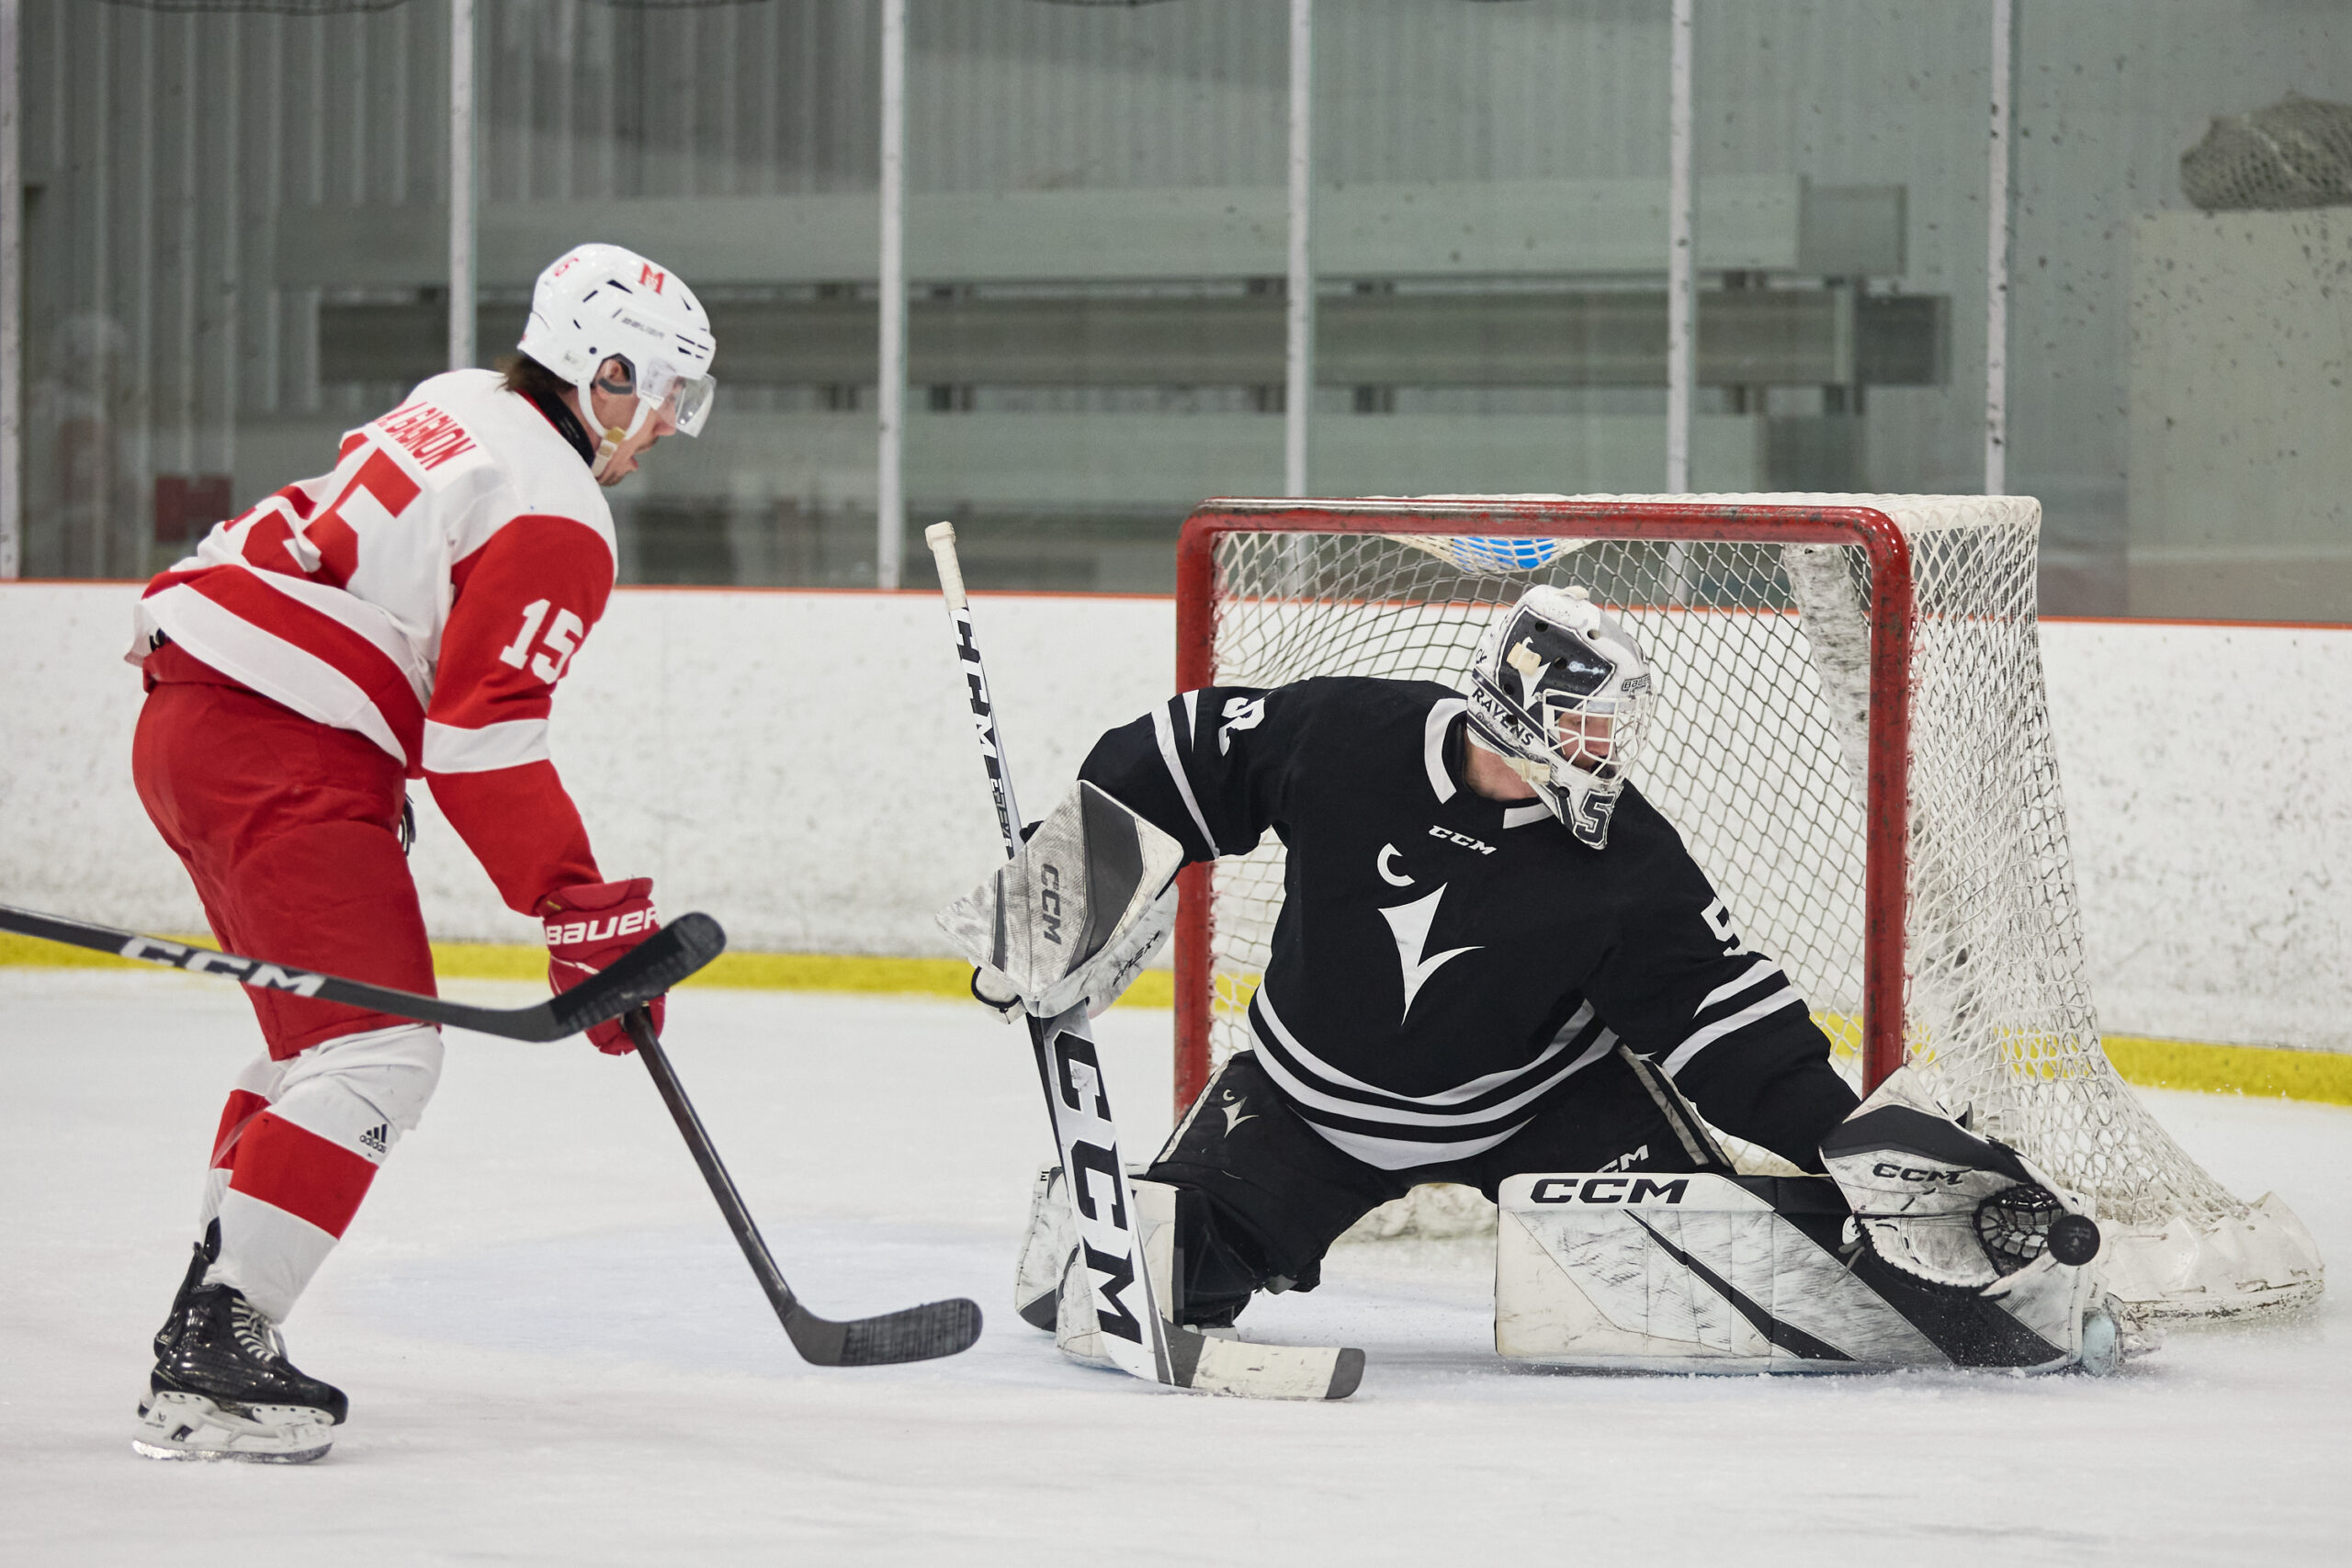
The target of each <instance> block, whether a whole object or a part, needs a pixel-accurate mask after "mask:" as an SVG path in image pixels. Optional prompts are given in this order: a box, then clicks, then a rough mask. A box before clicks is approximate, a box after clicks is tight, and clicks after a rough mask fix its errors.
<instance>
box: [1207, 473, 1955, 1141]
mask: <svg viewBox="0 0 2352 1568" xmlns="http://www.w3.org/2000/svg"><path fill="white" fill-rule="evenodd" d="M1272 533H1312V534H1356V535H1385V536H1392V537H1394V536H1410V535H1431V536H1474V537H1476V536H1503V537H1510V538H1544V537H1559V538H1564V539H1625V540H1641V541H1645V542H1649V543H1657V544H1669V545H1670V544H1674V543H1677V542H1682V543H1692V544H1697V543H1718V542H1721V543H1750V544H1762V545H1837V546H1848V547H1857V548H1859V549H1860V551H1861V552H1862V554H1863V557H1864V558H1865V559H1866V560H1867V561H1868V563H1869V569H1870V570H1869V578H1870V599H1869V606H1868V615H1869V624H1870V708H1869V745H1868V763H1867V766H1868V781H1869V782H1868V794H1867V805H1866V807H1865V811H1866V818H1867V826H1866V835H1867V843H1866V848H1865V855H1866V863H1865V869H1864V874H1863V892H1862V902H1863V923H1864V932H1863V949H1864V951H1863V965H1864V982H1863V998H1862V1021H1861V1033H1862V1070H1863V1077H1864V1081H1865V1083H1866V1084H1867V1085H1871V1086H1875V1085H1876V1084H1877V1083H1878V1082H1879V1081H1880V1080H1882V1079H1883V1078H1884V1077H1886V1076H1887V1075H1888V1074H1889V1073H1892V1072H1893V1071H1894V1069H1895V1068H1896V1067H1898V1066H1901V1065H1902V1062H1903V1052H1904V1011H1903V999H1904V899H1905V862H1904V856H1905V844H1906V842H1907V834H1908V827H1907V822H1906V804H1907V794H1906V782H1907V769H1908V754H1909V745H1910V729H1911V709H1910V670H1911V618H1912V570H1911V549H1910V545H1909V543H1908V541H1906V540H1905V537H1904V536H1903V531H1902V530H1901V529H1900V528H1898V527H1897V526H1896V525H1895V524H1894V519H1892V518H1891V517H1889V516H1888V515H1887V514H1886V513H1884V512H1883V511H1879V510H1877V509H1875V508H1872V507H1868V506H1856V505H1789V506H1781V505H1761V504H1752V503H1747V502H1709V501H1671V502H1657V501H1649V502H1628V501H1613V500H1573V501H1572V500H1559V501H1555V500H1534V499H1518V498H1483V497H1482V498H1467V499H1463V500H1351V501H1304V500H1286V501H1240V500H1216V501H1210V502H1204V504H1202V505H1201V506H1199V507H1197V508H1195V509H1194V510H1193V513H1192V515H1191V516H1189V517H1187V518H1186V519H1185V521H1184V527H1183V532H1182V536H1180V538H1179V541H1178V544H1177V547H1176V686H1177V689H1178V690H1179V691H1192V690H1194V689H1196V688H1198V687H1201V686H1205V685H1210V684H1213V683H1214V682H1215V680H1216V637H1217V625H1218V619H1219V604H1220V601H1219V589H1220V583H1219V581H1218V563H1217V547H1218V543H1219V541H1220V540H1223V539H1226V538H1227V537H1228V536H1233V535H1236V534H1272ZM1211 877H1212V868H1211V867H1210V866H1209V865H1207V864H1199V865H1193V866H1188V867H1187V868H1185V870H1184V871H1183V873H1182V875H1181V877H1180V879H1179V886H1180V887H1181V889H1182V902H1181V905H1180V908H1179V911H1178V914H1177V918H1176V931H1175V998H1176V1007H1175V1013H1176V1017H1175V1023H1176V1078H1175V1089H1176V1109H1177V1113H1178V1114H1179V1115H1180V1116H1181V1115H1182V1113H1183V1111H1184V1110H1185V1109H1186V1108H1187V1107H1189V1106H1190V1105H1191V1104H1192V1102H1193V1100H1194V1099H1195V1098H1196V1097H1197V1096H1198V1095H1199V1094H1200V1092H1201V1090H1202V1089H1204V1088H1205V1087H1207V1084H1208V1077H1209V1070H1210V1062H1209V1034H1210V1024H1211V1021H1212V1013H1213V1010H1214V1007H1215V979H1214V976H1213V975H1212V972H1211V971H1212V961H1213V960H1212V945H1213V943H1212V939H1213V935H1214V931H1213V927H1212V921H1213V920H1214V918H1215V916H1214V910H1213V908H1212V904H1213V896H1212V881H1211Z"/></svg>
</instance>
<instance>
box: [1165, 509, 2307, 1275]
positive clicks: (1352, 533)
mask: <svg viewBox="0 0 2352 1568" xmlns="http://www.w3.org/2000/svg"><path fill="white" fill-rule="evenodd" d="M2040 526H2041V506H2040V503H2039V502H2035V501H2032V500H2030V499H2025V498H2015V497H2009V498H1996V497H1973V496H1960V497H1935V496H1791V495H1761V496H1712V497H1664V496H1647V497H1644V496H1589V497H1576V498H1570V497H1432V498H1424V499H1420V500H1397V501H1389V500H1383V501H1363V502H1210V503H1208V504H1207V505H1205V506H1204V507H1203V508H1201V509H1200V510H1199V511H1197V512H1196V513H1194V514H1193V518H1192V519H1191V520H1190V521H1189V522H1188V523H1187V525H1186V528H1185V534H1184V542H1183V544H1182V547H1180V566H1179V587H1178V643H1179V651H1178V660H1179V663H1178V676H1179V685H1180V686H1181V687H1184V688H1190V687H1193V686H1198V685H1204V684H1238V685H1260V686H1263V685H1277V684H1281V683H1283V682H1291V681H1296V680H1301V679H1304V678H1306V677H1307V676H1311V675H1331V674H1350V675H1380V676H1390V677H1397V678H1404V679H1416V680H1427V681H1436V682H1443V683H1446V684H1452V685H1457V686H1458V685H1459V684H1460V683H1461V681H1462V678H1463V676H1464V672H1465V671H1466V669H1467V667H1468V663H1469V660H1470V656H1471V652H1472V649H1474V647H1475V645H1476V641H1477V638H1478V636H1479V634H1480V632H1481V631H1482V630H1483V629H1484V627H1485V626H1486V623H1487V618H1488V617H1489V615H1491V613H1492V612H1493V610H1494V608H1495V607H1496V606H1497V605H1498V604H1504V603H1508V602H1510V600H1512V599H1514V598H1516V597H1517V595H1518V594H1519V593H1520V592H1521V590H1522V589H1524V588H1526V587H1528V586H1530V585H1532V584H1534V583H1539V582H1548V583H1555V584H1558V585H1561V586H1577V587H1582V588H1584V589H1586V590H1587V591H1588V592H1590V593H1591V595H1592V597H1593V598H1594V600H1595V601H1596V602H1598V603H1600V604H1604V605H1606V606H1607V607H1608V608H1609V609H1610V610H1611V612H1612V613H1613V614H1614V615H1617V616H1618V617H1619V618H1620V619H1621V620H1623V622H1625V623H1626V624H1627V625H1628V626H1631V627H1632V628H1633V629H1634V633H1635V634H1636V636H1638V637H1640V638H1641V640H1642V643H1643V647H1644V649H1645V651H1646V652H1647V654H1648V656H1649V658H1650V659H1651V660H1652V661H1653V663H1654V665H1655V666H1656V668H1657V672H1658V678H1659V685H1660V691H1661V696H1660V706H1659V713H1658V716H1657V722H1656V723H1655V725H1654V726H1653V728H1652V730H1651V736H1652V739H1650V741H1649V742H1648V744H1647V746H1646V748H1645V754H1644V755H1643V756H1642V757H1641V758H1640V759H1639V760H1638V761H1637V762H1636V763H1635V765H1634V780H1635V783H1636V784H1637V785H1638V787H1639V788H1640V789H1641V790H1642V792H1643V794H1644V795H1646V796H1647V797H1648V798H1649V799H1650V800H1651V801H1652V802H1653V803H1654V804H1656V805H1657V807H1659V809H1660V810H1661V811H1663V812H1664V813H1665V815H1666V816H1667V818H1668V819H1669V820H1670V821H1672V822H1673V823H1674V825H1675V826H1676V828H1677V829H1679V831H1680V832H1681V834H1682V836H1683V839H1684V840H1685V841H1686V843H1688V845H1689V846H1690V849H1691V853H1692V854H1693V855H1694V856H1695V857H1696V859H1697V860H1698V862H1699V863H1700V865H1701V866H1702V867H1703V868H1704V869H1705V871H1706V872H1707V874H1708V875H1709V876H1710V878H1712V879H1713V882H1714V884H1715V886H1716V888H1717V890H1718V891H1719V892H1720V893H1721V894H1722V895H1723V897H1724V899H1725V901H1726V902H1727V904H1728V905H1729V906H1730V908H1731V909H1732V911H1733V913H1734V914H1735V916H1736V919H1737V922H1738V928H1739V930H1740V931H1741V932H1742V933H1743V935H1744V936H1745V937H1746V938H1747V941H1748V942H1750V943H1751V944H1752V945H1754V946H1755V947H1757V948H1758V949H1759V950H1761V951H1763V952H1765V953H1770V954H1771V955H1772V956H1774V957H1776V958H1778V959H1779V960H1780V961H1781V964H1782V966H1783V967H1784V968H1785V969H1786V970H1787V971H1788V973H1789V975H1790V976H1791V978H1792V980H1793V981H1794V982H1795V983H1796V985H1797V987H1798V988H1799V989H1800V990H1801V991H1802V992H1803V993H1804V995H1805V997H1806V998H1808V1000H1809V1002H1810V1004H1811V1006H1812V1008H1813V1011H1814V1017H1815V1021H1816V1022H1818V1023H1819V1024H1820V1026H1821V1028H1822V1029H1823V1031H1824V1032H1826V1034H1827V1035H1828V1037H1829V1039H1830V1041H1831V1042H1832V1044H1833V1047H1834V1049H1835V1050H1836V1053H1837V1056H1838V1062H1839V1065H1840V1066H1841V1069H1842V1070H1844V1071H1845V1072H1847V1073H1848V1074H1849V1076H1850V1077H1852V1078H1853V1079H1854V1081H1855V1083H1856V1087H1857V1088H1858V1089H1860V1088H1863V1087H1866V1086H1867V1085H1869V1084H1872V1083H1875V1082H1876V1081H1877V1079H1878V1078H1880V1077H1883V1076H1884V1075H1885V1074H1886V1073H1887V1072H1889V1071H1892V1070H1893V1068H1894V1066H1895V1065H1896V1064H1897V1063H1899V1062H1902V1061H1905V1060H1908V1061H1909V1062H1911V1063H1912V1064H1913V1065H1914V1066H1917V1067H1918V1068H1920V1069H1921V1070H1923V1071H1924V1072H1926V1073H1927V1074H1928V1076H1929V1077H1930V1078H1931V1080H1932V1081H1933V1084H1934V1087H1935V1088H1936V1089H1937V1091H1938V1092H1939V1095H1940V1096H1941V1097H1942V1098H1943V1099H1944V1100H1945V1101H1946V1103H1948V1104H1950V1105H1951V1106H1952V1107H1953V1108H1954V1109H1955V1110H1958V1109H1961V1108H1963V1107H1964V1108H1967V1109H1968V1111H1970V1113H1971V1115H1972V1118H1973V1125H1975V1126H1976V1127H1977V1128H1978V1129H1979V1130H1980V1131H1983V1132H1985V1133H1986V1134H1988V1135H1990V1136H1993V1137H1996V1138H1999V1139H2001V1140H2002V1141H2004V1142H2006V1143H2008V1144H2010V1145H2014V1146H2016V1147H2018V1148H2019V1149H2021V1150H2023V1151H2024V1152H2025V1153H2026V1155H2027V1156H2029V1157H2030V1158H2031V1159H2033V1160H2034V1161H2035V1162H2036V1163H2037V1164H2039V1165H2040V1166H2041V1167H2042V1168H2043V1169H2044V1170H2045V1171H2047V1172H2048V1173H2049V1174H2050V1176H2051V1177H2052V1179H2054V1180H2056V1181H2057V1182H2059V1183H2060V1184H2062V1185H2064V1186H2066V1187H2068V1188H2070V1189H2072V1190H2075V1191H2076V1192H2079V1193H2081V1194H2082V1195H2084V1196H2086V1197H2087V1198H2089V1199H2090V1200H2091V1201H2092V1202H2093V1204H2094V1205H2095V1212H2096V1213H2097V1215H2098V1218H2099V1220H2100V1221H2101V1224H2102V1226H2103V1228H2104V1229H2105V1230H2106V1231H2107V1233H2108V1235H2109V1245H2108V1246H2107V1247H2106V1248H2105V1249H2104V1252H2103V1258H2104V1263H2105V1269H2106V1272H2107V1274H2108V1278H2109V1290H2111V1291H2112V1292H2115V1293H2116V1294H2117V1295H2118V1296H2120V1297H2121V1298H2122V1299H2124V1300H2125V1301H2126V1302H2129V1303H2133V1304H2134V1305H2135V1306H2137V1307H2138V1308H2139V1309H2140V1310H2141V1311H2142V1312H2143V1313H2144V1314H2148V1315H2156V1316H2168V1317H2202V1316H2217V1315H2228V1314H2235V1313H2243V1312H2247V1311H2252V1310H2257V1309H2273V1308H2278V1307H2283V1306H2288V1305H2291V1304H2294V1303H2301V1302H2304V1301H2308V1300H2310V1299H2312V1298H2313V1297H2315V1296H2316V1295H2317V1294H2318V1293H2319V1291H2320V1289H2321V1284H2322V1269H2321V1264H2320V1260H2319V1258H2318V1256H2317V1251H2316V1249H2315V1247H2313V1246H2312V1241H2311V1238H2310V1236H2309V1235H2308V1233H2307V1232H2305V1231H2304V1230H2303V1228H2302V1226H2301V1224H2300V1223H2299V1222H2298V1221H2297V1220H2296V1219H2295V1217H2294V1215H2293V1214H2292V1213H2290V1212H2289V1211H2288V1210H2287V1209H2286V1207H2285V1205H2284V1204H2283V1203H2280V1202H2279V1201H2278V1200H2277V1199H2275V1198H2265V1199H2264V1200H2262V1201H2260V1202H2258V1203H2251V1204H2250V1203H2247V1202H2245V1201H2241V1200H2239V1199H2237V1198H2235V1197H2233V1195H2232V1194H2231V1193H2229V1192H2228V1191H2227V1190H2224V1189H2223V1188H2222V1186H2221V1185H2220V1184H2219V1183H2218V1182H2216V1181H2215V1180H2214V1179H2212V1178H2211V1177H2210V1176H2209V1175H2207V1174H2206V1173H2205V1171H2204V1170H2202V1169H2201V1168H2199V1166H2198V1165H2197V1164H2196V1162H2194V1161H2193V1160H2191V1159H2190V1158H2189V1157H2188V1156H2187V1155H2186V1154H2184V1153H2183V1152H2182V1151H2181V1149H2180V1148H2179V1147H2178V1145H2176V1144H2175V1143H2174V1142H2173V1140H2172V1139H2171V1138H2170V1137H2169V1136H2168V1135H2167V1134H2165V1131H2164V1130H2163V1128H2162V1127H2160V1126H2159V1125H2158V1124H2157V1123H2156V1122H2155V1121H2154V1118H2153V1117H2152V1116H2150V1115H2149V1114H2148V1112H2147V1111H2146V1110H2145V1109H2144V1108H2143V1106H2142V1105H2141V1103H2140V1102H2139V1100H2137V1099H2136V1098H2135V1097H2134V1096H2133V1095H2132V1093H2131V1089H2129V1087H2128V1086H2126V1085H2125V1084H2124V1082H2123V1081H2122V1079H2121V1078H2120V1077H2118V1075H2117V1074H2116V1071H2115V1069H2114V1068H2113V1066H2110V1065H2109V1062H2108V1060H2107V1057H2106V1055H2104V1053H2103V1052H2102V1051H2101V1050H2100V1048H2099V1034H2098V1021H2097V1018H2096V1015H2095V1014H2094V1012H2093V1010H2092V1006H2091V998H2090V994H2089V988H2088V985H2087V982H2086V976H2085V965H2084V958H2083V942H2082V922H2081V918H2080V914H2079V911H2078V908H2077V905H2076V899H2075V883H2074V875H2073V870H2072V865H2071V862H2070V860H2069V858H2068V854H2067V850H2066V830H2065V819H2064V810H2063V808H2062V805H2061V801H2060V795H2059V784H2058V770H2057V763H2056V760H2055V758H2054V756H2053V754H2052V745H2051V736H2050V721H2049V713H2048V708H2047V705H2046V703H2045V701H2044V697H2043V687H2042V676H2041V649H2040V642H2039V630H2038V621H2037V616H2036V611H2035V597H2034V588H2035V571H2036V542H2037V536H2038V534H2039V531H2040ZM1906 578H1907V581H1905V579H1906ZM1874 586H1876V587H1877V588H1878V589H1879V591H1880V592H1879V593H1878V596H1877V598H1876V599H1875V600H1874V599H1873V588H1874ZM1874 658H1875V659H1876V660H1877V661H1878V667H1877V668H1878V679H1879V681H1880V682H1881V684H1880V685H1879V686H1878V687H1877V689H1876V695H1875V697H1874V695H1873V687H1872V673H1873V660H1874ZM1890 682H1891V683H1890ZM1906 709H1907V712H1906V711H1905V710H1906ZM1874 770H1876V771H1877V773H1879V775H1880V777H1879V782H1878V785H1877V787H1878V789H1879V791H1880V794H1879V795H1876V796H1875V797H1874V796H1873V795H1872V794H1871V778H1872V773H1873V771H1874ZM1873 824H1875V834H1874V832H1873ZM1187 877H1188V879H1189V881H1188V884H1187V886H1186V890H1185V905H1186V908H1185V913H1184V915H1183V916H1182V919H1180V922H1179V926H1178V931H1177V955H1176V980H1177V987H1178V995H1177V1030H1178V1043H1177V1049H1178V1066H1177V1083H1178V1098H1179V1100H1185V1101H1188V1100H1190V1099H1191V1097H1192V1096H1193V1094H1195V1093H1197V1092H1198V1090H1199V1089H1200V1087H1201V1086H1202V1085H1203V1084H1204V1082H1205V1081H1206V1078H1207V1076H1208V1073H1209V1072H1210V1071H1211V1070H1212V1068H1213V1067H1214V1066H1215V1065H1216V1064H1217V1063H1219V1062H1221V1061H1222V1060H1223V1059H1224V1057H1225V1056H1226V1055H1229V1054H1230V1053H1231V1052H1233V1051H1236V1050H1243V1049H1248V1048H1249V1046H1250V1039H1249V1032H1248V1025H1247V1023H1246V1021H1245V1016H1244V1015H1245V1011H1246V1008H1247V1003H1248V1000H1249V997H1250V992H1251V991H1252V989H1254V987H1255V985H1256V983H1257V976H1259V975H1260V974H1261V972H1262V970H1263V967H1264V965H1265V964H1266V961H1267V959H1268V956H1269V951H1268V943H1269V942H1270V941H1271V939H1272V931H1273V922H1274V917H1275V915H1276V913H1277V911H1278V910H1279V908H1280V906H1281V898H1282V881H1283V849H1282V846H1281V844H1280V843H1279V842H1278V841H1277V840H1275V838H1274V837H1273V835H1272V834H1271V833H1270V834H1268V835H1267V837H1266V840H1265V841H1264V842H1263V843H1262V844H1261V845H1260V847H1259V848H1258V849H1257V850H1256V851H1254V852H1251V853H1250V854H1248V855H1245V856H1241V857H1238V858H1229V859H1227V860H1224V861H1221V862H1219V863H1217V864H1216V867H1215V868H1214V870H1213V871H1212V870H1210V868H1205V867H1196V868H1194V869H1193V871H1191V872H1188V873H1187ZM1212 884H1213V894H1211V893H1210V887H1211V886H1212ZM1762 1157H1764V1158H1767V1159H1769V1157H1770V1156H1762ZM1482 1212H1484V1213H1490V1211H1486V1206H1485V1205H1484V1203H1483V1201H1480V1200H1477V1199H1476V1194H1469V1193H1465V1192H1464V1190H1458V1189H1422V1190H1420V1191H1419V1192H1418V1193H1417V1194H1416V1195H1415V1198H1414V1199H1413V1200H1411V1201H1408V1202H1407V1203H1405V1204H1402V1205H1392V1206H1391V1207H1390V1208H1389V1209H1388V1210H1385V1211H1383V1212H1381V1213H1378V1214H1375V1215H1374V1216H1372V1217H1370V1219H1369V1220H1368V1221H1367V1224H1366V1225H1365V1226H1363V1227H1359V1231H1358V1232H1357V1233H1355V1234H1356V1235H1387V1234H1396V1233H1398V1232H1408V1233H1410V1232H1419V1233H1421V1234H1434V1235H1442V1234H1445V1233H1446V1232H1447V1231H1449V1230H1459V1229H1462V1228H1464V1227H1468V1226H1476V1224H1479V1223H1481V1220H1482V1219H1483V1217H1484V1213H1482Z"/></svg>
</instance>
